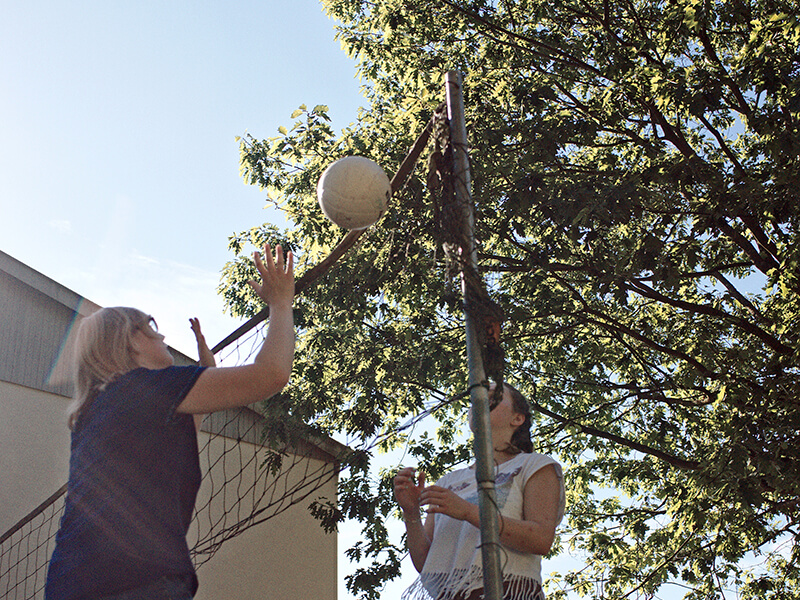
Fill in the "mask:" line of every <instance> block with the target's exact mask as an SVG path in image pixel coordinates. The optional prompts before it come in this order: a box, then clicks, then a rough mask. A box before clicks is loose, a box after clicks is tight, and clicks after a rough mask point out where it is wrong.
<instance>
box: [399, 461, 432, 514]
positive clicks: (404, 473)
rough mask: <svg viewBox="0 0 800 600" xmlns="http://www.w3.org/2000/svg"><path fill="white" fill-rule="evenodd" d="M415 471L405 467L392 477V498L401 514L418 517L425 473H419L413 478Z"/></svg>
mask: <svg viewBox="0 0 800 600" xmlns="http://www.w3.org/2000/svg"><path fill="white" fill-rule="evenodd" d="M415 473H416V469H414V467H406V468H404V469H400V470H399V471H398V472H397V475H395V476H394V497H395V498H396V499H397V503H398V504H399V505H400V508H402V509H403V512H404V513H405V512H409V513H412V514H414V515H419V506H420V503H419V498H420V494H421V492H422V490H423V489H425V473H423V472H421V471H420V473H419V475H418V476H416V477H415Z"/></svg>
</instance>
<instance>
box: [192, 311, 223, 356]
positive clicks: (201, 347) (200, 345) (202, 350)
mask: <svg viewBox="0 0 800 600" xmlns="http://www.w3.org/2000/svg"><path fill="white" fill-rule="evenodd" d="M189 324H190V326H191V328H192V331H193V332H194V339H195V340H196V341H197V353H198V354H199V356H200V365H201V366H203V367H213V366H215V365H216V364H217V361H216V360H215V359H214V355H213V354H212V353H211V350H210V349H209V348H208V344H207V343H206V337H205V336H204V335H203V331H202V329H200V319H198V318H197V317H190V318H189Z"/></svg>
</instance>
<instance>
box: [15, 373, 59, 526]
mask: <svg viewBox="0 0 800 600" xmlns="http://www.w3.org/2000/svg"><path fill="white" fill-rule="evenodd" d="M68 404H69V398H65V397H63V396H57V395H55V394H48V393H47V392H42V391H39V390H33V389H31V388H28V387H24V386H21V385H14V384H13V383H8V382H5V381H0V448H2V452H0V534H2V533H4V532H5V531H6V530H7V529H8V528H9V527H11V526H12V525H14V524H15V523H16V522H17V521H19V520H20V519H21V518H22V517H24V516H25V515H27V514H28V513H29V512H30V511H31V510H32V509H34V508H36V507H37V506H38V505H39V504H40V503H41V502H42V501H43V500H45V499H46V498H48V497H49V496H50V494H52V493H53V492H55V491H56V490H57V489H58V488H59V487H61V486H62V485H63V484H64V482H65V481H66V480H67V472H68V469H69V429H67V421H66V410H67V405H68Z"/></svg>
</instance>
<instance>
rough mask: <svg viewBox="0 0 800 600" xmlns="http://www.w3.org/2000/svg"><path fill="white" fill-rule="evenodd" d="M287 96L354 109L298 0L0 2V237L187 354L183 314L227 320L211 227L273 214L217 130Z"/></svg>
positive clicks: (337, 64)
mask: <svg viewBox="0 0 800 600" xmlns="http://www.w3.org/2000/svg"><path fill="white" fill-rule="evenodd" d="M300 104H307V105H308V106H314V105H316V104H327V105H328V106H329V108H330V113H329V114H330V115H331V117H332V118H333V121H334V126H335V127H336V128H337V129H341V128H343V127H345V126H346V125H347V124H349V123H350V122H352V121H354V120H355V117H356V113H357V109H358V107H359V106H361V105H362V97H361V94H360V89H359V82H358V80H357V79H356V72H355V64H354V62H353V61H352V60H350V59H349V58H348V57H347V56H346V55H345V54H344V52H342V51H341V49H340V48H339V44H338V42H336V41H334V24H333V22H332V21H330V20H329V19H328V18H327V17H326V16H325V14H324V13H323V12H322V8H321V5H320V4H319V3H318V2H317V1H316V0H291V1H286V0H260V1H255V0H253V1H249V0H230V1H228V2H211V1H200V2H189V1H187V0H171V1H170V2H163V1H153V0H137V1H136V2H130V1H121V0H103V1H100V0H94V1H92V0H71V1H70V2H66V1H64V0H62V1H56V0H27V1H26V2H13V1H11V0H0V240H1V241H0V249H1V250H3V251H4V252H6V253H8V254H10V255H11V256H13V257H15V258H16V259H18V260H20V261H22V262H23V263H26V264H27V265H29V266H30V267H32V268H34V269H36V270H38V271H40V272H41V273H43V274H45V275H47V276H48V277H50V278H52V279H54V280H56V281H58V282H59V283H61V284H63V285H65V286H66V287H68V288H70V289H72V290H73V291H75V292H77V293H79V294H81V295H83V296H85V297H86V298H88V299H90V300H92V301H93V302H96V303H98V304H100V305H120V304H122V305H133V306H137V307H139V308H141V309H143V310H146V311H148V312H150V313H152V314H153V315H154V316H155V317H156V319H157V320H158V322H159V326H160V328H161V330H162V332H164V333H165V334H166V336H167V342H168V343H170V344H171V345H172V346H174V347H176V348H177V349H179V350H181V351H183V352H184V353H186V354H189V355H190V356H194V355H195V346H194V342H193V337H192V334H191V331H190V329H189V323H188V318H189V317H190V316H197V317H200V319H201V322H202V323H203V325H204V329H205V331H206V335H207V338H208V341H209V343H210V344H212V345H213V344H214V343H216V342H218V341H220V340H221V339H223V338H224V337H225V336H226V335H228V333H230V332H231V331H233V330H234V329H235V327H236V326H238V324H239V322H238V321H235V320H233V319H230V318H227V317H224V316H223V315H222V302H221V299H220V298H219V297H218V296H217V294H216V292H215V288H216V286H217V284H218V282H219V272H220V269H221V268H222V266H223V264H224V263H225V261H227V260H228V259H230V258H231V254H230V253H229V252H228V251H227V238H228V236H229V235H231V234H232V233H234V232H237V231H241V230H244V229H248V228H250V227H253V226H255V225H258V224H260V223H263V222H265V221H274V220H275V219H276V218H277V216H276V215H275V214H274V212H272V211H270V210H265V209H264V206H265V198H266V194H265V192H262V191H260V190H258V189H257V188H254V187H251V186H247V185H245V184H244V183H243V181H242V179H241V178H240V176H239V164H238V158H239V149H238V144H237V142H236V139H235V138H236V136H238V135H242V134H244V133H246V132H249V133H251V134H253V135H254V136H256V137H259V138H266V137H271V136H275V135H277V130H278V127H279V126H281V125H288V124H290V118H289V115H290V114H291V113H292V111H293V110H294V109H295V108H297V107H298V106H299V105H300ZM351 529H352V528H351ZM352 533H356V532H352ZM351 542H352V534H350V535H348V534H347V533H346V532H342V534H340V546H342V547H344V546H345V545H347V544H349V543H351ZM351 570H352V566H351V565H350V564H349V563H348V561H347V559H346V558H344V557H342V558H340V561H339V574H340V581H341V582H342V583H340V591H339V598H340V599H342V600H344V599H346V598H347V597H348V596H347V594H346V592H345V590H344V584H343V579H344V575H345V574H347V573H349V572H351ZM398 596H399V590H396V591H395V592H392V593H391V594H388V593H387V596H386V597H398Z"/></svg>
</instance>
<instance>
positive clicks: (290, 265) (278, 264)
mask: <svg viewBox="0 0 800 600" xmlns="http://www.w3.org/2000/svg"><path fill="white" fill-rule="evenodd" d="M253 260H254V261H255V263H256V268H257V269H258V271H259V273H261V275H262V276H263V275H264V273H265V272H269V271H277V272H278V273H286V274H287V275H288V274H290V273H293V271H294V254H293V253H292V252H291V251H290V252H287V253H286V256H284V252H283V246H281V245H280V244H278V245H277V246H275V256H274V258H273V256H272V246H270V245H269V244H264V257H263V258H262V256H261V253H260V252H258V251H256V252H254V253H253Z"/></svg>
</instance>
